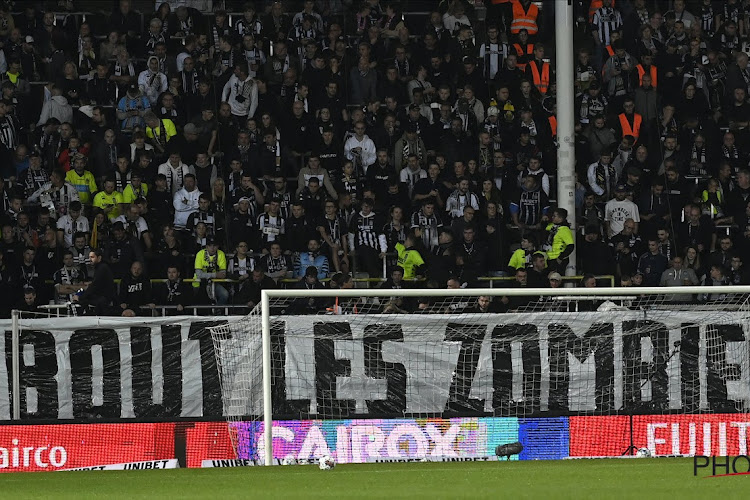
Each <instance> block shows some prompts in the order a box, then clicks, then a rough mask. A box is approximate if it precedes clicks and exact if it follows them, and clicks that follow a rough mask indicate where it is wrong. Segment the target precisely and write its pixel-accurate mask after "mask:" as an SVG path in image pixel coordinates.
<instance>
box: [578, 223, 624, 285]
mask: <svg viewBox="0 0 750 500" xmlns="http://www.w3.org/2000/svg"><path fill="white" fill-rule="evenodd" d="M584 232H585V235H584V237H583V241H582V242H581V243H580V244H579V245H578V251H577V252H576V257H577V258H578V268H577V269H578V270H579V271H581V272H584V273H588V274H593V275H599V276H601V275H608V274H615V270H616V269H615V261H614V258H613V256H612V250H611V249H610V248H609V246H608V245H607V244H606V243H604V242H603V241H602V240H601V239H600V238H601V233H600V231H599V228H597V227H594V226H589V227H587V228H586V229H585V231H584Z"/></svg>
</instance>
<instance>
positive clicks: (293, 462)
mask: <svg viewBox="0 0 750 500" xmlns="http://www.w3.org/2000/svg"><path fill="white" fill-rule="evenodd" d="M281 465H297V459H296V458H294V457H286V458H285V459H284V460H282V462H281Z"/></svg>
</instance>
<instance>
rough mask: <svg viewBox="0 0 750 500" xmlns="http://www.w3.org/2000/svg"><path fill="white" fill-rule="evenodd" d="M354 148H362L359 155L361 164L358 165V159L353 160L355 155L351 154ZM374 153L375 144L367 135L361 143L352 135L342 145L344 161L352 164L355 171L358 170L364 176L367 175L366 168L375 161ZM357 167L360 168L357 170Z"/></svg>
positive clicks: (375, 151)
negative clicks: (349, 161)
mask: <svg viewBox="0 0 750 500" xmlns="http://www.w3.org/2000/svg"><path fill="white" fill-rule="evenodd" d="M356 147H361V148H362V153H361V154H360V158H361V163H358V161H359V160H360V158H356V159H355V157H356V155H355V154H354V153H353V152H352V149H354V148H356ZM376 153H377V150H376V148H375V143H374V142H372V139H370V138H369V137H367V135H365V136H364V137H363V138H362V140H361V141H359V140H358V139H357V136H356V135H352V136H351V137H349V139H347V140H346V142H345V143H344V156H346V159H347V160H351V161H353V162H354V166H355V170H360V171H362V173H365V174H366V173H367V168H368V167H369V166H370V165H372V164H373V163H375V159H376V158H377V155H376ZM357 166H359V167H360V168H359V169H358V168H357Z"/></svg>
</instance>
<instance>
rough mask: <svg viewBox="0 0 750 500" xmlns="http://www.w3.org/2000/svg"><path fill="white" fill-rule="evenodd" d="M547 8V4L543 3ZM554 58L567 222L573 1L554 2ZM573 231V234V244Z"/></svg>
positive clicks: (561, 194)
mask: <svg viewBox="0 0 750 500" xmlns="http://www.w3.org/2000/svg"><path fill="white" fill-rule="evenodd" d="M547 5H549V4H547ZM554 5H555V42H556V43H555V59H556V66H555V68H556V73H557V76H556V79H555V81H556V82H557V142H558V144H559V145H558V147H557V206H558V207H560V208H564V209H565V210H567V211H568V221H569V222H571V223H573V222H574V221H575V213H576V207H575V199H576V198H575V165H576V160H575V158H576V156H575V129H574V127H575V123H574V120H573V116H574V114H573V113H574V110H573V106H574V102H575V72H574V68H575V66H574V62H573V32H574V30H573V2H572V0H557V1H556V2H555V3H554ZM575 240H576V231H573V242H574V243H575ZM565 274H566V275H568V276H575V274H576V252H575V251H573V253H572V254H570V263H569V264H568V267H567V269H566V270H565Z"/></svg>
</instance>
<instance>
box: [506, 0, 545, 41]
mask: <svg viewBox="0 0 750 500" xmlns="http://www.w3.org/2000/svg"><path fill="white" fill-rule="evenodd" d="M538 16H539V7H537V6H536V5H534V4H533V3H531V4H529V10H526V11H525V10H523V5H521V1H520V0H514V2H513V21H512V22H511V23H510V32H511V33H513V34H514V35H517V34H518V32H519V31H521V30H522V29H526V31H528V33H529V35H536V34H537V32H538V31H539V26H537V24H536V18H537V17H538Z"/></svg>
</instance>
